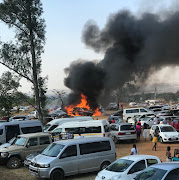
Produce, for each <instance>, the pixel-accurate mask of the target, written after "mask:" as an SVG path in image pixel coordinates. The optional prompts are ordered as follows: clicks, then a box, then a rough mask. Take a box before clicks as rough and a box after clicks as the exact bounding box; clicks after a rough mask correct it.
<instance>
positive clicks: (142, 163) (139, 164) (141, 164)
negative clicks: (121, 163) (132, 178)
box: [128, 160, 146, 174]
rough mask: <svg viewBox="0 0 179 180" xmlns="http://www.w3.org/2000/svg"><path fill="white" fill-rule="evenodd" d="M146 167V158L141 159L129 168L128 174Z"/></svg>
mask: <svg viewBox="0 0 179 180" xmlns="http://www.w3.org/2000/svg"><path fill="white" fill-rule="evenodd" d="M145 168H146V166H145V160H141V161H139V162H137V163H136V164H134V165H133V166H132V168H131V169H130V170H129V172H128V174H132V173H135V172H138V171H142V170H143V169H145Z"/></svg>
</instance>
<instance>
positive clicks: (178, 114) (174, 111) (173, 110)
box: [170, 109, 179, 116]
mask: <svg viewBox="0 0 179 180" xmlns="http://www.w3.org/2000/svg"><path fill="white" fill-rule="evenodd" d="M170 112H171V113H172V114H173V116H179V109H171V110H170Z"/></svg>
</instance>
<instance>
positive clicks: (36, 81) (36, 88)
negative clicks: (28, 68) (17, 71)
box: [27, 1, 43, 124]
mask: <svg viewBox="0 0 179 180" xmlns="http://www.w3.org/2000/svg"><path fill="white" fill-rule="evenodd" d="M27 11H28V16H29V24H28V28H29V30H30V47H31V55H32V71H33V85H34V93H35V104H36V106H37V107H36V108H37V111H38V119H39V120H40V121H41V122H42V124H43V114H42V110H41V104H40V96H39V86H38V80H37V65H36V56H35V46H34V40H33V39H34V35H33V30H32V21H31V10H30V2H29V1H27Z"/></svg>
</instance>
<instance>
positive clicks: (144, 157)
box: [120, 155, 158, 161]
mask: <svg viewBox="0 0 179 180" xmlns="http://www.w3.org/2000/svg"><path fill="white" fill-rule="evenodd" d="M147 158H152V159H156V158H157V159H158V157H157V156H152V155H129V156H124V157H122V158H120V159H128V160H131V161H136V160H142V159H147Z"/></svg>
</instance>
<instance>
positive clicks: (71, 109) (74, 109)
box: [65, 94, 101, 116]
mask: <svg viewBox="0 0 179 180" xmlns="http://www.w3.org/2000/svg"><path fill="white" fill-rule="evenodd" d="M80 108H82V109H80ZM65 109H66V111H67V114H68V115H71V116H84V114H83V111H84V109H87V110H90V111H92V110H91V108H90V106H89V105H88V102H87V97H86V96H85V95H84V94H81V102H80V103H79V104H77V105H76V106H74V105H73V104H71V105H69V106H67V107H65ZM100 115H101V112H100V111H99V108H97V109H96V110H95V111H94V113H93V116H100Z"/></svg>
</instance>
